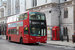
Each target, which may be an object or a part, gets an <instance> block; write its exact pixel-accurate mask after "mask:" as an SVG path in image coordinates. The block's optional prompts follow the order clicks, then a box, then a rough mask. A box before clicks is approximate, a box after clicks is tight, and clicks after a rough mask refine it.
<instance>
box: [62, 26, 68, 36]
mask: <svg viewBox="0 0 75 50" xmlns="http://www.w3.org/2000/svg"><path fill="white" fill-rule="evenodd" d="M63 35H64V36H67V35H68V28H67V27H66V28H65V27H64V28H63Z"/></svg>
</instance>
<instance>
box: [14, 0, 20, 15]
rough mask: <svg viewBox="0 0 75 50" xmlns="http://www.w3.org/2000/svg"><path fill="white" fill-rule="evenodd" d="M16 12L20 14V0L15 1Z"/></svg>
mask: <svg viewBox="0 0 75 50" xmlns="http://www.w3.org/2000/svg"><path fill="white" fill-rule="evenodd" d="M15 9H16V11H15V13H16V14H18V13H19V12H20V5H19V0H16V1H15Z"/></svg>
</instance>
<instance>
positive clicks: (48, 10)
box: [0, 0, 75, 40]
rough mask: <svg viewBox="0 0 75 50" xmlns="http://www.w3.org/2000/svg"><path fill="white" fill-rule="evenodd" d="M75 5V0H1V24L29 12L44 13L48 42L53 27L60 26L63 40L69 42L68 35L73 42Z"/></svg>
mask: <svg viewBox="0 0 75 50" xmlns="http://www.w3.org/2000/svg"><path fill="white" fill-rule="evenodd" d="M59 1H60V7H59ZM74 5H75V1H74V0H4V1H2V0H0V23H1V24H2V23H6V17H8V16H10V15H14V14H19V13H22V12H25V11H29V10H34V11H42V12H44V13H45V14H46V20H47V28H48V29H47V36H48V40H50V39H51V37H52V27H53V26H59V25H61V26H60V28H61V35H63V39H64V40H67V35H68V39H69V40H72V35H73V34H74V30H75V15H74V13H75V6H74ZM59 8H60V9H59ZM60 10H61V12H60ZM60 13H61V15H60ZM59 16H60V23H59Z"/></svg>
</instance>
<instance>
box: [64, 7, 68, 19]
mask: <svg viewBox="0 0 75 50" xmlns="http://www.w3.org/2000/svg"><path fill="white" fill-rule="evenodd" d="M64 18H68V8H65V9H64Z"/></svg>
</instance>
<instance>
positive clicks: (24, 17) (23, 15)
mask: <svg viewBox="0 0 75 50" xmlns="http://www.w3.org/2000/svg"><path fill="white" fill-rule="evenodd" d="M27 16H28V15H27V13H24V14H21V15H19V17H18V19H19V20H24V19H27Z"/></svg>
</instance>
